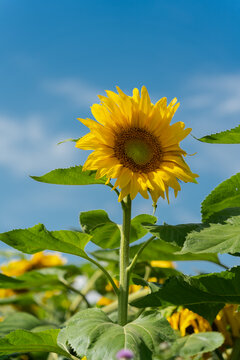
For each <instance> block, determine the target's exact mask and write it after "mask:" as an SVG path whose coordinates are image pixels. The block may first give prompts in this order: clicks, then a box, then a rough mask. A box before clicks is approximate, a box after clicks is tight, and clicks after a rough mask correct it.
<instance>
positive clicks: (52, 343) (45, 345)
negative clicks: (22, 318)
mask: <svg viewBox="0 0 240 360" xmlns="http://www.w3.org/2000/svg"><path fill="white" fill-rule="evenodd" d="M58 333H59V330H58V329H52V330H46V331H40V332H34V333H33V332H30V331H26V330H16V331H13V332H11V333H10V334H8V335H6V336H5V337H4V338H1V339H0V355H7V354H13V353H28V352H35V351H37V352H38V351H40V352H45V351H46V352H54V353H57V354H59V355H63V356H65V357H67V358H70V359H71V356H70V354H69V353H68V352H66V351H64V350H63V349H61V347H59V346H58V344H57V336H58Z"/></svg>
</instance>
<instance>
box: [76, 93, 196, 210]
mask: <svg viewBox="0 0 240 360" xmlns="http://www.w3.org/2000/svg"><path fill="white" fill-rule="evenodd" d="M117 90H118V94H117V93H115V92H112V91H106V93H107V96H99V98H100V101H101V103H100V104H94V105H93V106H92V108H91V110H92V114H93V116H94V117H95V119H96V121H94V120H91V119H79V120H80V121H81V122H82V123H83V124H84V125H86V126H87V127H88V128H89V129H90V132H89V133H88V134H87V135H85V136H83V137H82V138H80V139H79V140H78V141H77V143H76V147H78V148H80V149H84V150H93V152H92V153H91V154H90V155H89V157H88V159H87V161H86V162H85V164H84V166H83V170H97V173H96V177H97V178H100V177H103V176H106V177H107V179H108V180H107V182H109V181H110V179H116V181H115V184H114V188H117V187H118V188H119V189H120V195H119V201H122V199H123V198H124V197H125V196H127V195H130V197H131V199H134V198H135V196H136V195H137V194H138V193H140V194H141V195H142V196H143V197H144V198H145V199H148V197H149V195H148V194H149V193H150V194H151V197H152V199H153V201H154V203H156V202H157V200H158V198H159V197H160V196H161V197H162V198H165V195H166V197H167V199H168V201H169V196H168V190H169V187H171V188H173V189H174V192H175V196H177V193H178V191H179V190H180V189H181V188H180V185H179V180H181V181H184V182H196V180H195V178H196V177H198V175H196V174H193V173H192V172H191V170H190V168H189V167H188V165H187V164H186V162H185V161H184V159H183V156H186V152H185V151H184V150H182V149H181V148H180V146H179V143H180V141H181V140H183V139H184V138H185V137H186V136H187V135H188V134H189V133H190V131H191V129H184V127H185V125H184V123H183V122H177V123H175V124H173V125H170V122H171V120H172V117H173V115H174V113H175V111H176V110H177V108H178V106H179V103H177V99H176V98H175V99H173V100H172V101H171V102H170V104H169V105H167V99H166V98H162V99H160V100H159V101H158V102H157V103H156V104H152V103H151V100H150V98H149V95H148V92H147V89H146V88H145V87H144V86H143V87H142V90H141V96H140V94H139V91H138V89H134V90H133V96H127V95H126V94H124V93H123V92H122V91H121V90H120V89H119V88H118V87H117Z"/></svg>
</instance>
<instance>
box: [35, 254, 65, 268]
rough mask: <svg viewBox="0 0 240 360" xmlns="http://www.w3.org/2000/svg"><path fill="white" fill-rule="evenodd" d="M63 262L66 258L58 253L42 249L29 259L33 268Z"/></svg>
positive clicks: (61, 263)
mask: <svg viewBox="0 0 240 360" xmlns="http://www.w3.org/2000/svg"><path fill="white" fill-rule="evenodd" d="M65 263H66V259H64V258H62V257H61V255H60V254H49V253H44V252H42V251H41V252H39V253H36V254H34V255H33V256H32V259H31V265H32V268H33V269H41V268H45V267H51V266H58V265H64V264H65Z"/></svg>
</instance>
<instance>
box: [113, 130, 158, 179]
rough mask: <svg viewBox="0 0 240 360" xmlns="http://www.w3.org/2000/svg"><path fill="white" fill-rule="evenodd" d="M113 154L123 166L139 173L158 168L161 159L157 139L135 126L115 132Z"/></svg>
mask: <svg viewBox="0 0 240 360" xmlns="http://www.w3.org/2000/svg"><path fill="white" fill-rule="evenodd" d="M114 154H115V156H116V158H117V159H118V160H119V161H120V163H121V164H123V165H124V166H125V167H127V168H129V169H131V170H132V171H134V172H140V173H148V172H151V171H154V170H156V169H158V168H159V166H160V164H161V160H162V149H161V145H160V143H159V140H158V139H157V138H156V137H155V136H154V135H152V134H151V133H149V132H148V131H146V130H144V129H140V128H137V127H132V128H128V129H124V130H122V131H121V132H120V133H118V134H116V136H115V144H114Z"/></svg>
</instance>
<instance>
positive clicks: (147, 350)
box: [58, 309, 176, 360]
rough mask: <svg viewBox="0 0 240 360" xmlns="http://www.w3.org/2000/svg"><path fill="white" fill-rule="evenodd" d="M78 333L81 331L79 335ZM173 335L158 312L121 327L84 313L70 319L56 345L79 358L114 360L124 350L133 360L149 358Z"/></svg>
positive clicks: (97, 312)
mask: <svg viewBox="0 0 240 360" xmlns="http://www.w3.org/2000/svg"><path fill="white" fill-rule="evenodd" d="M79 329H81V331H79ZM175 339H176V335H175V333H174V331H173V330H172V328H171V327H170V325H169V323H168V321H167V320H166V319H165V318H163V316H162V315H161V314H160V313H159V312H157V311H148V312H145V313H144V314H142V315H141V316H140V317H139V318H138V319H137V320H135V321H133V322H131V323H128V324H127V325H125V326H120V325H118V324H115V323H113V322H112V321H111V320H110V318H109V317H108V316H107V315H106V314H104V312H102V311H101V310H99V309H88V310H83V311H81V312H79V313H78V314H76V315H75V316H73V317H72V318H71V319H70V321H69V322H68V324H67V327H66V328H65V329H63V330H62V331H61V332H60V334H59V337H58V344H59V345H60V346H61V347H62V348H63V349H66V350H67V349H68V344H69V345H70V347H71V348H72V349H73V350H74V351H75V352H76V353H77V355H78V356H80V357H83V356H86V357H87V358H88V359H94V360H116V354H117V352H118V351H119V350H121V349H123V348H127V349H130V350H131V351H133V353H134V360H146V359H149V360H150V359H151V358H152V353H154V352H158V351H159V343H160V342H161V341H173V340H175Z"/></svg>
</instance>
